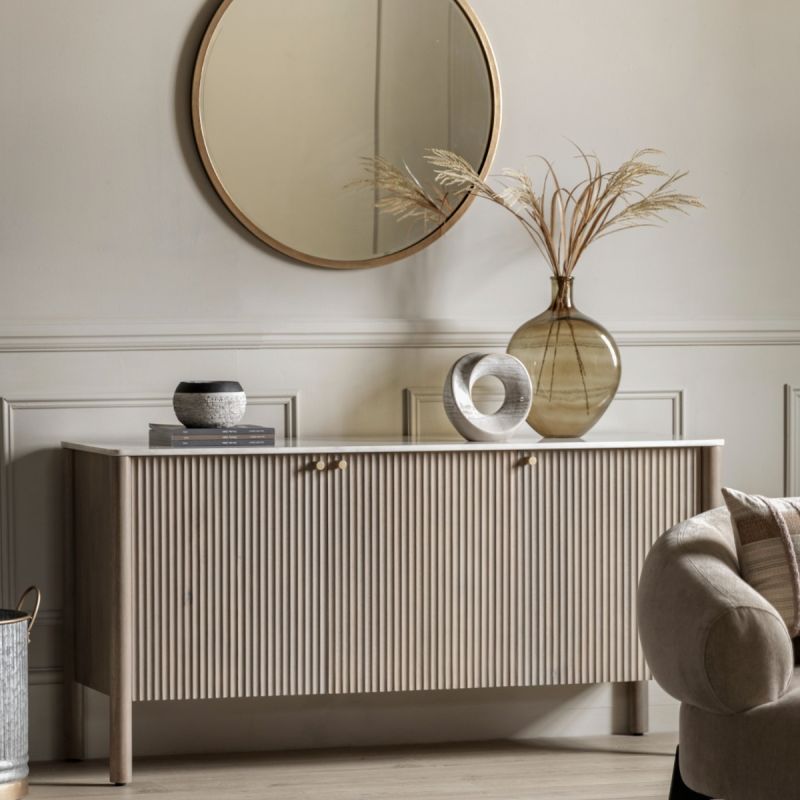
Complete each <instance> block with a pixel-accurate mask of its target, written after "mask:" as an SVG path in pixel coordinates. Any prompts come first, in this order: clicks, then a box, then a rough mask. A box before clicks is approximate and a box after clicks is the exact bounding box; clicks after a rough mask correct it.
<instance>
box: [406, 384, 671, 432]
mask: <svg viewBox="0 0 800 800" xmlns="http://www.w3.org/2000/svg"><path fill="white" fill-rule="evenodd" d="M482 396H483V398H485V399H486V400H489V401H491V402H495V403H496V404H497V405H499V404H500V403H501V402H502V399H503V395H502V393H500V392H483V393H482ZM650 400H652V401H667V402H668V403H669V407H670V420H669V425H670V426H671V434H672V436H674V437H680V436H683V432H684V417H685V404H684V392H683V390H682V389H664V390H660V391H658V390H641V391H639V390H623V391H619V392H617V395H616V397H615V398H614V403H619V402H623V403H624V402H628V401H650ZM441 405H442V390H441V389H438V388H436V387H433V386H421V387H420V386H417V387H413V386H412V387H408V388H406V389H404V390H403V435H404V436H410V437H412V438H417V437H420V436H426V435H431V433H432V432H431V431H425V430H424V429H423V416H424V413H425V409H426V407H428V408H430V407H431V406H434V407H439V406H441ZM454 435H455V433H454Z"/></svg>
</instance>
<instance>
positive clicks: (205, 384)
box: [172, 381, 247, 428]
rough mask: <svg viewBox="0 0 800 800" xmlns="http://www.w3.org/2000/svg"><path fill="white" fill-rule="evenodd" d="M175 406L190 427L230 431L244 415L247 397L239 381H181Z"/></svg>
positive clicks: (184, 422) (174, 402) (178, 414)
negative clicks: (227, 429) (228, 429)
mask: <svg viewBox="0 0 800 800" xmlns="http://www.w3.org/2000/svg"><path fill="white" fill-rule="evenodd" d="M172 407H173V408H174V409H175V416H177V418H178V419H179V420H180V422H181V423H182V424H184V425H185V426H186V427H187V428H230V427H231V426H233V425H236V424H238V423H239V422H240V421H241V419H242V417H243V416H244V412H245V409H246V408H247V395H245V393H244V389H242V385H241V384H240V383H239V382H238V381H181V382H180V383H179V384H178V387H177V389H175V394H174V395H173V397H172Z"/></svg>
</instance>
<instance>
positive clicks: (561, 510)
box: [132, 448, 700, 700]
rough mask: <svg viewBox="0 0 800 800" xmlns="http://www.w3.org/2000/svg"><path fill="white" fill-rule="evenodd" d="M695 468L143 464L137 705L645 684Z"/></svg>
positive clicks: (480, 459)
mask: <svg viewBox="0 0 800 800" xmlns="http://www.w3.org/2000/svg"><path fill="white" fill-rule="evenodd" d="M699 452H700V451H699V450H698V449H696V448H680V449H678V448H675V449H654V450H581V451H566V450H565V451H542V452H540V453H538V454H537V457H538V463H536V464H535V465H530V464H529V463H528V462H527V459H526V458H523V455H524V454H521V453H520V452H514V451H496V452H493V451H471V452H452V451H451V452H400V453H397V452H387V453H381V452H375V453H359V454H349V455H347V457H346V461H344V460H341V461H340V460H338V459H336V458H332V457H325V458H324V459H323V460H324V467H325V468H324V469H321V470H317V469H315V468H314V467H315V463H316V460H315V459H314V457H308V456H302V455H276V456H271V455H225V456H182V457H180V458H159V457H141V458H136V459H134V463H133V476H132V478H133V520H132V522H133V524H132V539H133V554H132V555H133V571H134V581H133V587H134V588H133V591H134V603H133V613H134V687H133V695H134V699H136V700H159V699H181V698H207V697H208V698H210V697H243V696H268V695H295V694H334V693H348V692H387V691H404V690H422V689H447V688H470V687H490V686H530V685H542V684H551V683H553V684H555V683H584V682H597V681H629V680H640V679H643V678H645V677H647V671H646V667H645V664H644V660H643V658H642V655H641V652H640V650H639V646H638V641H637V637H636V627H635V626H636V621H635V618H634V614H633V609H634V605H635V604H634V596H635V588H636V581H637V578H638V574H639V568H640V566H641V563H642V561H643V559H644V555H645V552H646V551H647V549H648V547H649V546H650V544H651V543H652V541H654V539H655V538H656V537H657V536H658V535H659V534H660V533H661V532H662V531H664V530H666V529H667V528H668V527H669V526H670V525H672V524H674V523H675V522H677V521H679V520H680V519H682V518H685V517H688V516H691V515H692V514H693V513H695V512H696V510H697V509H698V504H699V489H698V487H699Z"/></svg>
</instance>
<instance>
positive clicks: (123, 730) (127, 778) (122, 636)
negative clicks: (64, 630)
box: [109, 457, 133, 785]
mask: <svg viewBox="0 0 800 800" xmlns="http://www.w3.org/2000/svg"><path fill="white" fill-rule="evenodd" d="M118 470H119V472H118V474H117V480H118V481H119V490H118V493H117V496H118V498H119V508H118V509H116V511H117V514H118V525H119V529H118V530H119V534H118V537H117V542H116V546H115V553H114V562H115V563H114V575H113V577H112V587H113V589H112V595H113V598H114V609H113V614H112V626H113V627H112V637H111V664H110V667H111V669H110V677H111V697H110V714H111V719H110V723H111V725H110V739H109V772H110V777H111V782H112V783H116V784H117V785H123V784H126V783H130V782H131V779H132V778H133V702H132V701H133V694H132V671H133V628H132V626H133V619H132V604H133V598H132V590H133V585H132V584H133V578H132V574H131V569H132V564H131V530H130V503H131V497H130V484H131V482H130V458H127V457H125V458H120V459H119V465H118Z"/></svg>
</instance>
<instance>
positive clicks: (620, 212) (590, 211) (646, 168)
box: [359, 147, 702, 278]
mask: <svg viewBox="0 0 800 800" xmlns="http://www.w3.org/2000/svg"><path fill="white" fill-rule="evenodd" d="M577 149H578V153H579V155H578V158H580V159H582V161H583V163H584V165H585V167H586V177H585V178H584V179H583V180H581V181H580V182H578V183H577V184H576V185H575V186H573V187H572V188H566V187H563V186H562V185H561V184H560V182H559V180H558V176H557V175H556V172H555V169H554V168H553V165H552V164H551V163H550V161H548V160H547V159H546V158H543V157H541V156H537V158H539V159H540V160H541V161H542V162H543V163H544V165H545V169H544V176H543V178H542V180H541V182H540V184H538V188H537V184H536V183H535V182H534V179H533V178H532V177H531V175H529V174H528V173H527V172H522V171H518V170H511V169H505V170H503V171H502V172H501V173H500V174H499V175H497V176H494V177H493V178H489V179H483V178H481V176H480V175H479V174H478V172H476V170H475V168H474V167H473V166H472V165H471V164H470V163H469V162H468V161H467V160H466V159H465V158H462V157H461V156H459V155H458V154H457V153H453V152H451V151H449V150H442V149H438V148H432V149H429V150H427V151H426V154H425V156H424V158H425V160H426V161H428V162H429V163H430V164H431V165H432V166H433V168H434V176H435V184H434V185H432V186H428V185H425V184H423V183H422V182H421V181H420V180H419V179H418V178H417V177H416V176H415V175H414V173H413V172H412V171H411V169H409V167H408V166H407V165H403V168H402V169H401V168H400V167H397V166H395V165H393V164H392V163H390V162H389V161H387V160H386V159H383V158H380V157H377V158H367V159H364V163H365V169H366V170H367V172H368V177H367V178H366V179H364V180H363V181H359V185H361V186H370V187H372V188H375V189H378V190H381V191H382V196H381V197H379V199H378V200H377V202H376V206H377V207H378V208H379V209H380V210H382V211H385V212H387V213H390V214H393V215H394V216H395V217H397V218H398V219H401V220H402V219H419V220H422V221H423V222H426V223H430V222H442V221H444V220H445V219H447V217H449V216H450V214H451V213H452V212H453V210H454V208H455V207H456V206H457V205H458V203H459V202H460V201H461V200H462V199H463V197H464V195H465V194H473V195H476V196H477V197H482V198H484V199H486V200H489V201H491V202H492V203H495V204H496V205H498V206H501V207H502V208H504V209H505V210H506V211H508V212H510V213H511V214H513V215H514V217H515V218H516V219H517V220H518V221H519V222H520V224H521V225H522V226H523V227H524V228H525V231H526V232H527V233H528V235H529V236H530V238H531V240H532V241H533V243H534V244H535V245H536V247H537V248H538V250H539V252H540V253H541V254H542V255H543V256H544V258H545V260H546V261H547V263H548V265H549V267H550V269H551V270H552V272H553V274H554V275H556V276H560V277H567V278H568V277H570V276H571V275H572V272H573V270H574V269H575V266H576V265H577V263H578V261H579V259H580V258H581V256H582V255H583V254H584V253H585V252H586V249H587V248H588V247H589V245H590V244H592V242H595V241H597V240H598V239H602V238H603V237H604V236H608V235H610V234H612V233H617V232H619V231H623V230H627V229H628V228H639V227H647V226H654V225H657V224H659V223H661V222H665V221H666V220H665V219H664V216H663V214H665V213H667V212H671V211H680V212H682V213H687V210H688V209H689V208H698V207H702V203H701V202H700V201H699V200H698V199H697V198H696V197H692V196H691V195H687V194H682V193H680V192H678V191H676V190H675V186H676V184H677V183H678V181H680V180H681V179H682V178H683V177H685V176H686V175H687V173H686V172H674V173H672V174H670V173H667V172H664V171H663V170H662V169H661V168H660V167H658V166H657V165H655V164H652V163H650V160H649V159H650V158H651V157H652V156H654V155H658V154H659V153H660V151H658V150H653V149H644V150H637V151H636V152H635V153H634V154H633V155H632V156H631V157H630V158H629V159H628V160H627V161H625V162H623V163H622V164H621V165H620V166H619V167H617V168H616V169H614V170H611V171H604V170H603V168H602V166H601V164H600V160H599V159H598V158H597V156H595V155H590V154H587V153H585V152H584V151H583V150H581V149H580V148H579V147H578V148H577ZM653 180H655V181H656V183H655V186H652V185H651V188H650V189H646V188H645V184H646V183H651V182H652V181H653Z"/></svg>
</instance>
